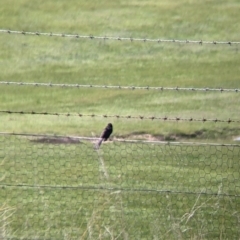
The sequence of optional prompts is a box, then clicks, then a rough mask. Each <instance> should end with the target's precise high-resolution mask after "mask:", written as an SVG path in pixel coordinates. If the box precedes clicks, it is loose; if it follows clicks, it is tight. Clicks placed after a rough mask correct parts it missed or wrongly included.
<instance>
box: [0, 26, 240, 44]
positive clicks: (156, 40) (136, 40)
mask: <svg viewBox="0 0 240 240" xmlns="http://www.w3.org/2000/svg"><path fill="white" fill-rule="evenodd" d="M0 33H8V34H20V35H31V36H49V37H61V38H65V37H66V38H76V39H91V40H92V39H98V40H113V41H126V42H144V43H145V42H149V43H185V44H200V45H203V44H214V45H217V44H218V45H219V44H221V45H222V44H224V45H230V46H231V45H236V44H240V42H239V41H203V40H188V39H186V40H178V39H161V38H158V39H151V38H132V37H110V36H93V35H89V36H88V35H79V34H66V33H52V32H50V33H45V32H38V31H34V32H28V31H19V30H7V29H0Z"/></svg>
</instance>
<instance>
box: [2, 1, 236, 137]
mask: <svg viewBox="0 0 240 240" xmlns="http://www.w3.org/2000/svg"><path fill="white" fill-rule="evenodd" d="M196 9H199V11H196ZM238 10H239V4H238V2H237V1H230V2H227V3H225V2H219V1H206V2H203V3H197V2H194V1H191V2H189V1H183V0H182V1H180V2H178V3H175V2H173V1H171V2H169V1H161V2H160V3H158V2H156V1H138V2H130V3H129V2H128V1H115V2H114V3H112V2H109V1H101V3H85V2H82V1H70V2H68V3H67V4H66V2H65V1H58V2H57V3H56V2H55V1H48V3H38V2H37V1H23V0H22V1H8V2H6V3H4V4H3V6H2V8H1V17H0V19H1V26H0V27H1V28H4V29H8V28H10V29H13V30H14V29H18V30H22V29H23V30H25V31H40V32H59V33H79V34H81V35H90V34H93V35H99V36H105V35H106V36H123V37H142V38H144V37H147V38H166V39H191V40H200V39H202V40H211V41H213V40H220V41H221V40H222V41H228V40H229V41H239V39H238V32H239V30H240V25H239V24H238V22H239V21H238V20H240V19H239V16H238ZM9 16H11V17H9ZM0 43H1V44H0V49H1V56H0V63H1V65H0V70H1V76H0V81H24V82H52V83H79V84H100V85H101V84H110V85H128V86H132V85H134V86H172V87H176V86H179V87H214V88H216V87H223V88H239V75H240V70H239V68H238V67H237V66H238V65H239V53H238V46H237V45H235V46H225V45H216V46H215V45H203V46H201V45H192V44H164V43H162V44H157V43H156V44H155V43H147V42H146V43H139V42H133V43H130V42H125V41H122V42H121V41H111V40H109V41H101V40H87V39H86V40H83V39H70V38H57V37H44V36H40V37H37V36H22V35H12V34H10V35H8V34H1V35H0ZM0 101H1V109H10V110H34V111H49V112H51V111H54V112H81V113H96V114H119V115H120V114H132V115H133V114H135V115H150V116H152V115H154V116H165V115H166V116H169V117H176V116H180V117H189V116H191V117H196V118H202V117H205V118H212V117H213V118H219V119H221V118H222V119H228V118H233V119H234V118H235V119H238V118H239V114H238V113H239V111H240V107H239V106H240V104H239V102H240V96H239V94H230V93H229V94H227V93H223V94H219V93H210V92H209V93H195V92H194V93H185V92H179V93H174V92H164V93H159V92H154V91H118V90H100V89H94V90H90V89H56V88H49V89H47V88H43V87H39V88H34V87H21V88H20V87H16V86H3V85H1V88H0ZM0 119H1V121H0V128H1V129H4V130H6V131H16V132H23V131H24V132H40V133H43V132H51V133H57V134H78V135H85V136H91V135H92V132H96V134H97V135H99V129H102V128H103V126H104V125H105V124H106V120H105V119H100V118H99V119H96V120H91V119H86V118H83V119H78V121H76V120H75V119H71V120H69V121H66V118H62V117H61V118H58V120H57V123H58V124H53V122H55V121H56V119H55V118H51V117H40V118H35V117H34V118H32V117H31V116H25V117H24V118H22V117H20V116H18V115H16V116H14V117H12V116H11V117H10V116H8V115H3V114H1V115H0ZM10 119H11V120H10ZM108 121H112V122H113V124H114V126H116V128H115V129H114V134H115V136H117V137H118V136H124V135H131V133H133V132H144V133H147V134H152V135H165V136H168V135H174V134H176V131H177V132H180V133H182V134H183V135H184V134H188V135H191V134H194V133H195V132H196V131H204V130H205V128H207V129H209V130H210V129H211V130H212V131H216V133H217V132H219V131H221V129H222V128H223V127H222V125H220V124H215V126H216V127H214V128H213V125H210V126H209V125H208V124H205V125H204V127H203V125H202V124H199V123H191V124H189V123H187V124H183V125H181V124H179V126H178V127H177V129H176V128H174V129H169V127H168V124H162V123H160V124H161V128H158V126H159V124H158V123H157V124H154V125H153V127H152V124H149V123H147V124H144V125H142V123H141V122H140V121H134V123H133V122H130V123H129V124H125V122H124V124H123V122H121V121H119V120H117V119H111V120H110V119H109V120H108ZM26 123H28V124H26ZM206 125H208V126H207V127H205V126H206ZM133 126H134V128H133ZM143 126H144V128H143ZM226 128H227V129H228V131H224V133H225V134H223V135H222V136H221V137H220V136H218V137H219V140H222V141H224V140H226V139H227V141H231V140H233V137H235V136H237V135H239V134H240V130H239V127H238V126H237V125H236V124H235V125H234V124H229V125H226ZM233 131H234V132H235V134H234V135H231V133H232V132H233ZM213 140H217V139H216V138H214V139H213Z"/></svg>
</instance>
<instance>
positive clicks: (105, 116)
mask: <svg viewBox="0 0 240 240" xmlns="http://www.w3.org/2000/svg"><path fill="white" fill-rule="evenodd" d="M0 113H7V114H21V115H49V116H66V117H92V118H95V117H103V118H116V119H129V120H130V119H139V120H161V121H164V122H166V121H171V122H180V121H186V122H215V123H218V122H220V123H240V120H233V119H230V118H229V119H228V120H223V119H218V118H214V119H207V118H204V117H203V118H192V117H190V118H184V117H175V118H174V117H167V116H165V117H155V116H143V115H139V116H132V115H127V116H123V115H107V114H103V115H98V114H82V113H57V112H55V113H50V112H35V111H11V110H0Z"/></svg>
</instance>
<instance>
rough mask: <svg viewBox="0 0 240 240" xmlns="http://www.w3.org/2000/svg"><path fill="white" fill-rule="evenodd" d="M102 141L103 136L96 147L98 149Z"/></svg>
mask: <svg viewBox="0 0 240 240" xmlns="http://www.w3.org/2000/svg"><path fill="white" fill-rule="evenodd" d="M102 142H103V138H100V139H99V141H98V142H97V144H96V148H97V149H98V148H100V146H101V144H102Z"/></svg>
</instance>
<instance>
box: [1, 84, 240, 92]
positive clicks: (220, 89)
mask: <svg viewBox="0 0 240 240" xmlns="http://www.w3.org/2000/svg"><path fill="white" fill-rule="evenodd" d="M0 84H2V85H17V86H34V87H61V88H103V89H120V90H121V89H124V90H157V91H164V90H165V91H166V90H167V91H175V92H176V91H177V92H178V91H193V92H194V91H196V92H197V91H200V92H220V93H222V92H236V93H239V92H240V89H239V88H235V89H234V88H209V87H206V88H197V87H149V86H146V87H140V86H120V85H119V86H114V85H94V84H69V83H39V82H38V83H37V82H32V83H31V82H11V81H0Z"/></svg>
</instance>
